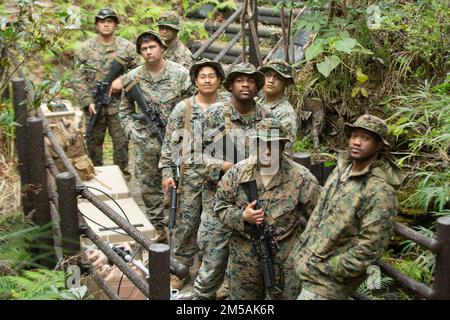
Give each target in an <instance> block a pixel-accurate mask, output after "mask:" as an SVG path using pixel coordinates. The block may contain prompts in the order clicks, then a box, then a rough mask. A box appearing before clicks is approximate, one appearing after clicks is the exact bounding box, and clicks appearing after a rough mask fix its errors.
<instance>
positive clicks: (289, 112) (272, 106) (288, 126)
mask: <svg viewBox="0 0 450 320" xmlns="http://www.w3.org/2000/svg"><path fill="white" fill-rule="evenodd" d="M259 103H260V104H262V105H263V106H265V107H266V108H267V109H268V110H269V113H268V114H267V117H270V118H275V119H279V120H280V121H281V125H282V126H283V128H284V130H287V132H288V138H289V140H290V141H294V139H295V137H296V135H297V121H296V119H297V115H296V114H295V111H294V108H293V107H292V105H291V103H290V102H289V100H288V98H287V97H286V96H285V95H282V96H280V97H279V98H278V99H277V100H275V101H272V102H267V101H266V99H265V98H264V97H263V98H262V99H261V100H260V101H259Z"/></svg>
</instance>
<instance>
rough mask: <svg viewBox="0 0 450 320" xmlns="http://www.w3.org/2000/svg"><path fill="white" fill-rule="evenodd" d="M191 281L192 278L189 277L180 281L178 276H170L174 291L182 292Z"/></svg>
mask: <svg viewBox="0 0 450 320" xmlns="http://www.w3.org/2000/svg"><path fill="white" fill-rule="evenodd" d="M190 280H191V276H190V275H187V276H186V277H184V278H182V279H180V278H178V277H177V276H176V275H174V274H171V275H170V286H171V287H172V289H178V290H181V289H183V288H184V286H185V285H186V283H188V282H189V281H190Z"/></svg>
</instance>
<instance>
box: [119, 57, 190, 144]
mask: <svg viewBox="0 0 450 320" xmlns="http://www.w3.org/2000/svg"><path fill="white" fill-rule="evenodd" d="M166 62H167V64H166V67H165V68H164V70H163V71H161V73H160V74H159V75H158V76H157V77H152V76H151V74H150V72H148V70H147V65H146V64H143V65H141V66H139V67H137V68H135V69H133V70H131V71H130V72H128V73H127V74H125V75H123V76H122V77H121V81H122V84H123V86H124V88H125V90H124V93H123V94H124V96H123V97H122V100H121V103H120V111H119V117H120V119H121V121H122V126H123V128H124V130H125V134H126V135H127V136H131V137H133V134H136V132H138V133H139V136H140V139H145V136H147V134H148V133H147V130H146V129H145V123H144V122H143V121H140V120H134V119H133V117H132V115H133V113H139V112H140V111H137V112H136V108H135V105H134V104H133V103H132V102H131V101H130V100H129V99H128V97H126V92H125V91H126V89H127V86H128V85H129V84H130V83H131V82H132V81H138V84H139V87H140V88H141V90H142V94H143V95H144V97H145V99H146V101H147V103H148V104H153V106H155V107H156V108H157V109H158V111H159V112H160V113H161V116H162V117H163V118H164V119H167V118H168V117H169V115H170V113H171V112H172V110H173V108H174V106H175V105H176V104H177V103H178V102H179V101H180V100H182V99H184V98H186V97H189V96H191V95H192V92H193V85H192V84H191V81H190V79H189V72H188V70H187V69H186V68H185V67H183V66H182V65H180V64H178V63H175V62H172V61H169V60H166ZM133 131H134V133H133V134H131V132H133ZM133 138H136V137H133Z"/></svg>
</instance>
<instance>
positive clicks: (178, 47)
mask: <svg viewBox="0 0 450 320" xmlns="http://www.w3.org/2000/svg"><path fill="white" fill-rule="evenodd" d="M164 56H165V57H166V59H169V60H171V61H174V62H176V63H179V64H181V65H182V66H184V67H186V68H187V69H190V68H191V67H192V65H193V64H194V58H193V57H192V52H191V50H189V49H188V47H186V46H185V45H184V44H183V43H182V42H181V41H180V40H179V39H178V40H177V43H176V44H175V45H174V46H173V47H172V48H167V49H166V51H165V52H164Z"/></svg>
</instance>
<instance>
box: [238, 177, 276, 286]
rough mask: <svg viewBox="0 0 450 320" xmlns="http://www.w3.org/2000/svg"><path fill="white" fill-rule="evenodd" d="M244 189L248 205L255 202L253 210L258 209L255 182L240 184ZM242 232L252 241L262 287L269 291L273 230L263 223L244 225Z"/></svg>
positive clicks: (273, 278)
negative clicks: (261, 278)
mask: <svg viewBox="0 0 450 320" xmlns="http://www.w3.org/2000/svg"><path fill="white" fill-rule="evenodd" d="M240 185H241V186H242V188H243V189H244V192H245V194H246V195H247V199H248V202H249V203H252V202H253V201H255V200H256V205H255V210H258V209H260V206H259V201H258V189H257V187H256V180H250V181H246V182H242V183H240ZM244 230H245V232H246V233H248V234H250V237H251V239H252V252H253V254H255V255H258V256H259V265H260V268H261V273H262V276H263V280H264V285H265V287H266V288H267V289H269V290H270V291H273V289H274V288H275V270H274V267H273V260H272V258H273V255H274V254H275V252H276V243H275V240H274V238H273V236H274V233H275V230H274V228H273V226H272V225H270V224H267V223H266V222H265V221H264V222H263V223H262V225H257V224H250V223H247V222H245V223H244Z"/></svg>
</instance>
